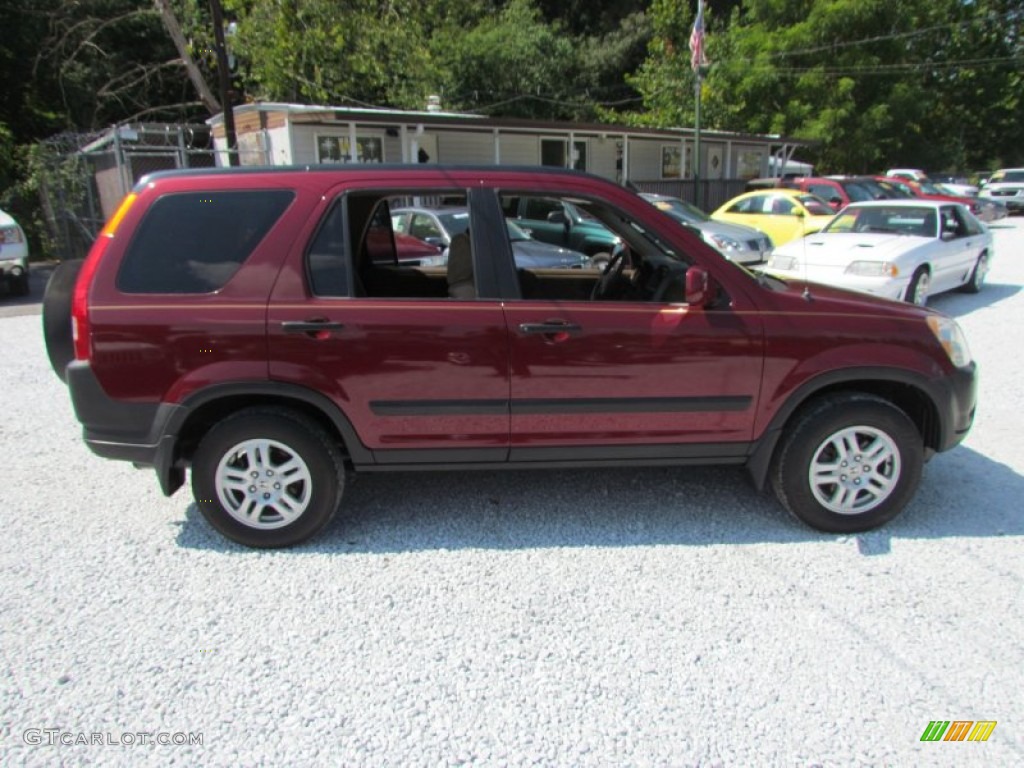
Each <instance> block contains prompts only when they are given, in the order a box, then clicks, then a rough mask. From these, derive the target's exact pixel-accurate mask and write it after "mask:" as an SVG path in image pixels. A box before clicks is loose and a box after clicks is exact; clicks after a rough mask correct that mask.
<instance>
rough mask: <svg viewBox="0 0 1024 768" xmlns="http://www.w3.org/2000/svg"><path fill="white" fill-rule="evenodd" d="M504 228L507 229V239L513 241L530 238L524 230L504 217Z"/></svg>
mask: <svg viewBox="0 0 1024 768" xmlns="http://www.w3.org/2000/svg"><path fill="white" fill-rule="evenodd" d="M505 228H506V229H507V230H508V239H509V240H511V241H512V242H513V243H514V242H516V241H517V240H531V239H532V238H531V237H530V236H529V235H528V234H526V231H525V230H524V229H523V228H522V227H520V226H519V225H518V224H516V223H515V222H513V221H510V220H509V219H505Z"/></svg>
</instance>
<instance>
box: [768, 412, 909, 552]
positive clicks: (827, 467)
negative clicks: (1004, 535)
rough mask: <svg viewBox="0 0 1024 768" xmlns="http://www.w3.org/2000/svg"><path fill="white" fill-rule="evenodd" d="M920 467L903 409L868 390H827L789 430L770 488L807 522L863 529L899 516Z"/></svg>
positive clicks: (827, 528)
mask: <svg viewBox="0 0 1024 768" xmlns="http://www.w3.org/2000/svg"><path fill="white" fill-rule="evenodd" d="M923 467H924V446H923V441H922V439H921V435H920V433H919V432H918V430H917V427H915V426H914V424H913V422H911V420H910V419H909V418H908V417H907V415H906V414H905V413H904V412H903V411H901V410H900V409H899V408H897V407H896V406H895V405H893V404H892V403H890V402H889V401H887V400H883V399H882V398H879V397H875V396H873V395H866V394H855V393H850V394H845V395H832V396H829V397H825V398H822V399H821V400H818V401H816V402H815V403H814V404H813V405H811V406H809V407H807V408H805V409H804V410H803V411H802V412H801V414H800V415H799V416H798V417H797V418H796V419H795V421H794V422H792V425H791V427H789V428H788V429H787V430H786V433H785V434H784V435H783V437H782V442H781V444H780V446H779V449H778V451H777V453H776V456H775V464H774V466H773V470H772V487H773V489H774V491H775V495H776V496H777V497H778V499H779V501H780V502H781V503H782V505H783V506H784V507H785V508H786V509H788V510H789V511H790V512H791V513H792V514H793V515H794V516H796V517H797V518H799V519H800V520H802V521H803V522H805V523H807V524H808V525H810V526H811V527H812V528H817V529H818V530H820V531H827V532H830V533H850V532H854V531H866V530H870V529H871V528H876V527H878V526H880V525H883V524H884V523H886V522H888V521H889V520H891V519H892V518H894V517H895V516H896V515H897V514H899V512H900V511H901V510H902V509H903V507H905V506H906V505H907V502H909V501H910V499H911V498H912V497H913V495H914V492H915V491H916V490H917V485H918V483H919V482H920V480H921V473H922V470H923Z"/></svg>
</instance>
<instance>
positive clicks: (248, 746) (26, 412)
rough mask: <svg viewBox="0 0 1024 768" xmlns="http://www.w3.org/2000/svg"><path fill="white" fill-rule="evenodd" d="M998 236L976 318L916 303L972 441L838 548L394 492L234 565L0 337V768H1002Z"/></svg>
mask: <svg viewBox="0 0 1024 768" xmlns="http://www.w3.org/2000/svg"><path fill="white" fill-rule="evenodd" d="M995 232H996V237H997V242H998V245H997V260H996V262H995V264H994V267H993V271H992V273H991V275H990V284H989V285H988V286H987V288H986V289H985V290H984V291H983V292H982V293H981V294H980V295H979V296H966V295H959V294H956V295H950V296H945V297H936V298H935V299H933V302H932V303H933V305H934V306H936V307H938V308H940V309H942V310H943V311H945V312H947V313H950V314H952V315H955V316H957V317H958V318H959V319H960V321H961V322H962V324H963V326H964V327H965V330H966V331H967V335H968V338H969V339H970V341H971V346H972V349H973V351H974V353H975V356H976V358H977V359H978V360H979V363H980V365H981V371H982V373H981V376H982V378H981V407H980V411H979V416H978V421H977V424H976V426H975V428H974V431H973V432H972V433H971V435H970V436H969V438H968V439H967V441H966V443H965V444H964V445H963V446H961V447H959V448H957V449H956V450H954V451H952V452H950V453H946V454H943V455H940V456H938V457H937V458H936V459H934V460H933V461H932V462H931V463H930V464H929V465H928V467H927V469H926V472H925V478H924V481H923V483H922V487H921V490H920V492H919V494H918V496H917V498H916V500H915V501H914V503H913V504H912V505H911V506H910V507H909V508H908V509H907V510H906V511H905V512H904V514H903V515H902V516H901V517H900V518H899V519H897V520H896V521H894V522H893V523H892V524H890V525H889V526H888V527H887V528H885V529H884V530H882V531H877V532H873V533H870V534H865V535H859V536H843V537H835V536H827V535H822V534H818V533H816V532H814V531H811V530H809V529H807V528H804V527H801V526H800V525H798V524H797V523H795V522H793V521H791V520H790V519H789V518H788V517H787V516H786V515H785V514H784V513H783V512H781V511H780V508H779V507H778V506H777V505H776V504H775V503H774V501H773V500H772V499H771V498H770V497H767V496H761V495H759V494H757V493H755V492H754V491H753V490H752V489H751V488H750V486H749V485H748V484H747V482H746V480H745V477H744V476H743V475H742V474H741V473H740V472H739V471H735V470H725V469H715V470H707V469H692V470H669V469H651V470H619V471H601V472H596V471H578V472H536V473H530V474H527V473H522V472H508V473H468V474H461V475H460V474H456V473H447V474H434V475H418V474H404V475H370V476H362V477H360V478H358V479H357V480H356V481H355V482H353V483H352V484H351V485H350V487H349V491H348V494H347V497H346V500H347V504H346V506H345V508H344V513H343V515H341V516H339V519H337V520H336V522H335V523H334V524H333V525H332V526H331V528H330V529H328V530H327V531H326V533H325V534H324V535H322V536H321V537H320V538H318V539H317V540H316V541H314V542H312V543H310V544H309V545H308V546H304V547H300V548H298V549H295V550H291V551H286V552H253V551H247V550H244V549H241V548H239V547H236V546H233V545H231V544H228V543H226V542H225V541H224V540H222V539H221V538H220V537H218V536H217V535H215V534H214V533H213V532H212V531H211V529H210V528H209V527H208V526H207V525H206V523H205V522H204V521H203V520H202V518H201V517H200V516H199V515H198V514H197V512H196V510H195V508H194V507H193V506H192V505H191V503H190V500H189V498H188V497H187V495H186V494H185V493H184V492H179V494H178V495H176V496H174V497H173V498H170V499H165V498H163V497H162V496H161V495H160V493H159V491H158V489H157V486H156V482H155V479H154V477H153V475H152V473H151V472H148V471H146V472H140V471H137V470H134V469H133V468H132V467H131V466H129V465H126V464H121V463H117V462H110V461H104V460H102V459H99V458H96V457H94V456H93V455H92V454H90V453H89V452H88V451H87V450H86V448H85V447H84V445H83V444H82V442H81V440H80V437H79V428H78V425H77V422H76V421H75V419H74V416H73V414H72V411H71V407H70V403H69V401H68V398H67V395H66V392H65V390H64V388H63V386H62V385H61V384H60V383H59V381H58V380H57V379H56V378H55V377H54V376H53V374H52V373H51V372H50V370H49V367H48V364H47V361H46V357H45V353H44V350H43V346H42V342H41V334H40V329H39V318H38V316H37V315H33V314H29V315H20V316H18V313H15V316H7V317H0V357H2V359H3V363H2V365H0V392H3V393H4V402H5V403H6V404H7V410H8V413H7V415H6V417H5V418H4V419H3V421H2V422H0V456H2V457H3V460H2V463H0V489H2V491H0V492H2V494H3V509H4V510H5V514H6V518H5V519H6V520H7V523H6V524H7V531H8V532H7V534H6V535H5V536H4V537H3V538H2V540H0V577H2V583H3V585H4V587H5V588H4V589H3V591H2V594H0V650H2V657H0V664H2V667H0V683H2V694H0V697H2V698H0V702H2V723H0V763H2V764H3V765H5V766H9V765H21V764H24V765H57V764H64V765H104V766H107V765H126V766H142V765H189V766H191V765H204V766H242V765H263V764H265V765H289V766H302V765H329V766H340V765H353V766H354V765H368V766H383V765H401V766H414V765H432V766H437V765H468V764H474V765H516V766H518V765H534V764H536V765H560V766H598V765H599V766H619V765H638V766H648V765H650V766H685V765H702V766H712V765H715V766H717V765H722V766H767V765H772V766H776V765H778V766H786V765H792V766H860V765H863V766H878V765H899V766H924V765H949V766H966V765H978V766H1019V765H1022V764H1024V620H1022V610H1021V609H1022V605H1024V600H1022V598H1024V548H1022V541H1024V516H1022V513H1021V507H1020V506H1019V505H1020V503H1021V502H1020V499H1021V498H1024V477H1022V471H1024V429H1022V427H1024V421H1022V419H1021V413H1022V411H1024V387H1022V386H1021V384H1020V371H1021V367H1020V362H1019V359H1020V356H1021V351H1022V350H1021V345H1020V338H1021V333H1022V331H1021V329H1024V293H1022V292H1021V286H1022V284H1024V219H1021V218H1015V219H1012V220H1010V221H1009V222H1002V223H1000V224H998V225H997V228H996V229H995ZM28 311H32V310H31V309H30V310H28ZM34 311H38V309H37V308H36V309H35V310H34ZM1015 361H1016V362H1015ZM936 719H938V720H958V719H960V720H996V721H998V726H997V727H996V729H995V731H994V732H993V734H992V736H991V738H990V739H989V741H988V742H985V743H966V742H965V743H941V742H940V743H922V742H920V737H921V734H922V732H923V731H924V729H925V727H926V725H927V724H928V722H929V721H930V720H936ZM30 729H58V731H59V732H58V733H56V734H55V735H54V736H50V735H48V734H47V733H45V732H38V731H35V730H30ZM182 733H184V734H189V733H191V734H198V735H201V739H202V744H201V745H198V744H194V745H191V746H190V745H183V746H175V745H166V746H165V745H154V744H144V743H142V742H144V741H150V740H156V739H157V738H158V734H171V735H172V736H171V738H180V737H175V736H173V734H182ZM62 734H67V735H62ZM80 734H84V735H83V736H80ZM92 734H97V737H96V738H97V739H99V740H101V741H102V742H103V743H101V744H88V743H86V744H74V743H72V744H67V745H62V744H60V743H59V742H60V741H61V740H62V739H63V740H65V741H71V742H74V741H77V740H79V739H80V738H81V739H84V740H85V741H89V740H90V739H92V738H93V737H92ZM137 734H151V735H146V736H142V735H137ZM51 738H53V739H56V741H57V742H58V743H57V744H53V745H50V744H48V743H47V741H48V740H49V739H51ZM118 740H122V741H126V742H131V741H134V742H135V744H131V745H124V744H119V743H116V742H118ZM109 741H113V742H115V743H114V744H110V743H107V742H109ZM29 742H42V743H41V744H36V743H29Z"/></svg>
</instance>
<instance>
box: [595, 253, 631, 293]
mask: <svg viewBox="0 0 1024 768" xmlns="http://www.w3.org/2000/svg"><path fill="white" fill-rule="evenodd" d="M626 253H627V251H626V248H625V247H623V246H621V245H620V246H616V249H615V252H614V253H613V254H612V260H611V261H609V262H608V266H607V267H605V270H604V272H603V273H602V274H601V277H599V278H598V279H597V282H596V283H594V289H593V290H592V291H591V292H590V300H591V301H601V300H602V299H605V298H607V297H608V294H609V293H611V290H612V287H613V286H614V285H615V284H616V283H618V282H619V280H620V279H621V277H622V273H623V272H624V271H625V269H626Z"/></svg>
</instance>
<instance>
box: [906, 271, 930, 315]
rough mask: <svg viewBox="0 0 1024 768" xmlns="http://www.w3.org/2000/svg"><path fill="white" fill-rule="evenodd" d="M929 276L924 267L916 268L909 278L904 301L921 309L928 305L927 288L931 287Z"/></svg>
mask: <svg viewBox="0 0 1024 768" xmlns="http://www.w3.org/2000/svg"><path fill="white" fill-rule="evenodd" d="M931 282H932V279H931V274H930V273H929V272H928V269H927V268H925V267H918V268H917V271H916V272H914V276H913V277H912V278H910V285H909V286H907V296H906V299H907V301H909V302H910V303H911V304H917V305H918V306H921V307H923V306H924V305H925V304H927V303H928V286H930V285H931Z"/></svg>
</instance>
